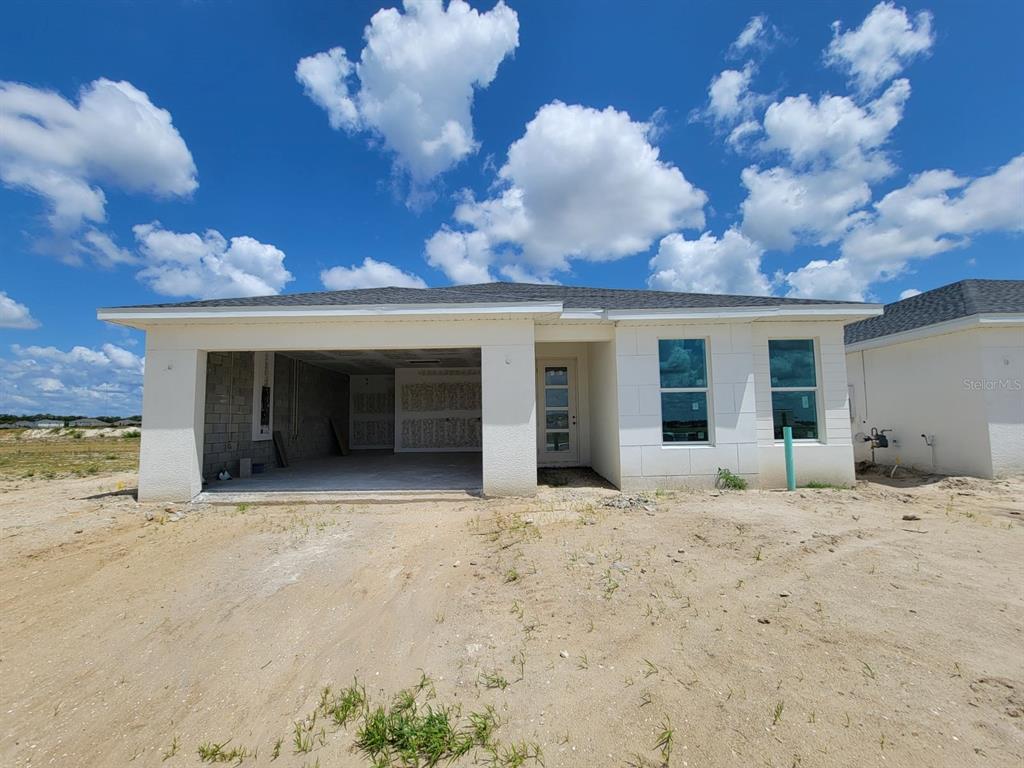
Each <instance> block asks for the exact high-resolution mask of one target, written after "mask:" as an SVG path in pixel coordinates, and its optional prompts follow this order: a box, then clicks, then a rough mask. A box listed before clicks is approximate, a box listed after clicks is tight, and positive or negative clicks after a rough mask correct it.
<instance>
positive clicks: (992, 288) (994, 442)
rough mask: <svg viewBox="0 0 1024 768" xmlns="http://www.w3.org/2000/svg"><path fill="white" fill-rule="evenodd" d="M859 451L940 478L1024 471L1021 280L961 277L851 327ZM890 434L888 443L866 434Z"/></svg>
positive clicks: (849, 366)
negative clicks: (876, 441) (876, 442)
mask: <svg viewBox="0 0 1024 768" xmlns="http://www.w3.org/2000/svg"><path fill="white" fill-rule="evenodd" d="M846 372H847V376H848V378H849V387H850V393H851V396H850V401H851V420H852V422H853V425H854V426H853V430H854V432H855V433H858V435H859V437H856V436H855V439H854V448H855V452H856V456H857V458H858V459H859V460H870V459H871V458H872V449H874V450H873V453H874V459H875V460H876V461H878V462H880V463H885V464H900V465H902V466H909V467H914V468H916V469H921V470H924V471H934V472H938V473H942V474H963V475H974V476H977V477H988V478H991V477H997V476H1001V475H1007V474H1011V473H1017V472H1024V280H962V281H960V282H958V283H952V284H951V285H946V286H943V287H942V288H936V289H935V290H932V291H927V292H926V293H921V294H919V295H917V296H913V297H911V298H908V299H903V300H902V301H897V302H895V303H894V304H888V305H886V307H885V309H884V312H883V314H882V315H880V316H878V317H873V318H869V319H866V320H862V321H860V322H857V323H853V324H852V325H848V326H847V327H846ZM872 429H874V430H875V431H876V432H881V431H883V430H884V431H885V441H884V442H885V443H886V444H887V445H886V447H876V446H875V445H874V444H873V443H872V442H870V441H868V440H866V439H865V438H866V437H867V436H869V435H870V433H871V430H872Z"/></svg>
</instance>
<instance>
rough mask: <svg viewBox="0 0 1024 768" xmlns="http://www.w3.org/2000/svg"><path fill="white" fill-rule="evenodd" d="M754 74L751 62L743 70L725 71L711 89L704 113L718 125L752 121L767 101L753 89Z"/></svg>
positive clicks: (718, 75) (716, 77)
mask: <svg viewBox="0 0 1024 768" xmlns="http://www.w3.org/2000/svg"><path fill="white" fill-rule="evenodd" d="M754 72H755V69H754V65H753V64H752V63H750V62H748V63H747V65H746V66H744V67H743V69H726V70H723V71H721V72H719V73H718V74H717V75H715V76H714V77H713V78H712V79H711V85H709V86H708V103H707V106H706V107H705V109H704V114H705V115H706V116H707V117H708V118H710V119H711V121H712V122H714V123H715V124H716V125H722V124H725V125H731V124H735V123H738V122H740V121H742V120H749V119H750V118H751V117H752V116H753V114H754V111H755V110H756V109H758V108H759V107H760V106H762V105H763V104H764V103H765V102H766V101H767V98H766V97H765V96H763V95H762V94H758V93H754V92H753V91H751V90H750V80H751V78H752V77H753V76H754Z"/></svg>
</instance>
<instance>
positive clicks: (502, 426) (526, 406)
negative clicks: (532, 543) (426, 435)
mask: <svg viewBox="0 0 1024 768" xmlns="http://www.w3.org/2000/svg"><path fill="white" fill-rule="evenodd" d="M517 335H518V334H517ZM480 374H481V382H482V389H483V392H482V398H483V403H482V417H483V418H482V422H483V427H482V433H483V481H484V493H485V494H487V495H488V496H533V495H534V494H536V493H537V393H536V385H535V381H536V368H535V361H534V338H533V323H532V322H531V323H523V324H522V340H521V341H520V342H518V343H515V344H496V345H484V346H482V347H481V348H480Z"/></svg>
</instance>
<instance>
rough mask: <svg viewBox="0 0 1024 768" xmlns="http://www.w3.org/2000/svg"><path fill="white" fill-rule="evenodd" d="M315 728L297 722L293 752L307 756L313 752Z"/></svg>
mask: <svg viewBox="0 0 1024 768" xmlns="http://www.w3.org/2000/svg"><path fill="white" fill-rule="evenodd" d="M312 731H313V727H312V724H310V725H309V726H307V725H306V723H305V722H303V721H302V720H296V721H295V730H294V733H293V735H292V751H293V752H294V753H295V754H297V755H300V754H303V755H304V754H306V753H307V752H312V751H313V733H312Z"/></svg>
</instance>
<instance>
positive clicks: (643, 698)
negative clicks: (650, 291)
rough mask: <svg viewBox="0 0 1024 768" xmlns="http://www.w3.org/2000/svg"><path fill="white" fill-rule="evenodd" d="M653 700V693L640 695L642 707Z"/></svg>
mask: <svg viewBox="0 0 1024 768" xmlns="http://www.w3.org/2000/svg"><path fill="white" fill-rule="evenodd" d="M652 701H653V699H652V698H651V694H649V693H645V694H644V695H643V696H641V697H640V709H643V708H644V707H646V706H647V705H648V704H650V703H652Z"/></svg>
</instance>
